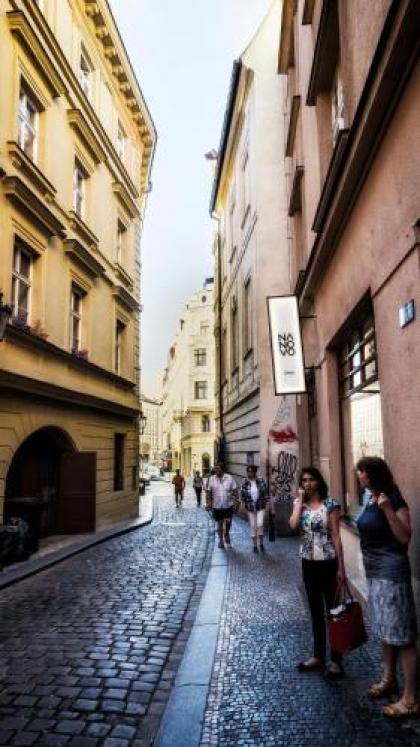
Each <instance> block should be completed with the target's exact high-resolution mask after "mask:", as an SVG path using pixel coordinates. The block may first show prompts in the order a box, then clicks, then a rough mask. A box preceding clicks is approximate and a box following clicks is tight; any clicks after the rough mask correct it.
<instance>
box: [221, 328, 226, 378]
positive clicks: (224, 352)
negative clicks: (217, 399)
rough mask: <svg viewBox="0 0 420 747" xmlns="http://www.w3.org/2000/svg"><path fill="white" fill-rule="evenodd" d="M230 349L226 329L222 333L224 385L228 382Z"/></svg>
mask: <svg viewBox="0 0 420 747" xmlns="http://www.w3.org/2000/svg"><path fill="white" fill-rule="evenodd" d="M227 355H228V349H227V329H226V327H225V328H224V329H223V332H222V372H221V373H222V384H224V383H225V382H226V381H227V372H228V360H227Z"/></svg>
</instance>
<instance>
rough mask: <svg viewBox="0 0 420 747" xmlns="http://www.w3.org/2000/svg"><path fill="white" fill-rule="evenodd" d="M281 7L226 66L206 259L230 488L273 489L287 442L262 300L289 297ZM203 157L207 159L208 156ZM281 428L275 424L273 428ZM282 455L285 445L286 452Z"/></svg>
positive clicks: (286, 413)
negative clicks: (211, 279) (256, 472)
mask: <svg viewBox="0 0 420 747" xmlns="http://www.w3.org/2000/svg"><path fill="white" fill-rule="evenodd" d="M280 18H281V2H277V1H276V0H274V2H272V3H271V5H270V9H269V11H268V14H267V16H266V18H265V19H264V21H263V22H262V24H261V26H260V28H259V29H258V31H257V33H256V34H255V36H254V38H253V40H252V41H251V43H250V44H249V46H248V47H247V49H246V50H245V51H244V53H243V54H242V55H241V57H240V59H239V60H237V61H236V62H235V63H234V65H233V71H232V78H231V84H230V91H229V96H228V100H227V106H226V113H225V119H224V124H223V130H222V136H221V141H220V146H219V150H218V154H217V155H218V157H217V163H216V168H215V176H214V183H213V191H212V196H211V206H210V211H211V215H212V217H214V218H216V220H217V222H218V230H217V235H216V239H215V244H214V256H215V280H216V293H215V338H216V362H217V373H216V406H217V412H216V417H217V428H218V437H219V453H220V457H221V458H222V460H223V461H224V462H225V463H226V468H227V470H228V471H229V472H230V473H231V474H232V475H234V476H235V478H237V479H238V480H239V481H240V480H241V479H242V478H244V477H245V474H246V467H247V465H249V464H256V465H258V466H259V467H260V471H261V475H262V477H264V478H266V477H267V478H268V479H269V480H270V483H273V485H272V489H274V483H276V484H277V483H278V480H277V478H278V477H279V471H280V472H282V467H281V459H280V455H281V449H280V448H277V446H276V443H275V441H273V439H272V436H273V434H274V432H275V431H276V429H277V426H279V430H282V429H283V430H285V429H286V427H288V428H289V429H290V430H289V432H293V434H294V439H295V440H294V443H293V452H294V454H293V464H294V465H295V467H294V470H295V472H296V465H297V461H296V452H297V442H296V425H295V400H294V398H291V397H288V398H281V397H276V396H275V394H274V383H273V371H272V358H271V346H270V338H269V325H268V314H267V298H268V297H270V296H278V295H287V294H289V293H290V269H289V264H290V259H289V250H290V247H289V243H288V238H287V210H286V187H285V176H284V159H283V149H284V137H285V133H284V127H283V119H284V118H283V103H282V102H283V94H284V90H285V81H284V79H283V78H282V77H281V76H279V75H278V73H277V54H278V28H279V24H280ZM210 156H211V154H210ZM280 421H281V423H280ZM289 448H290V449H291V448H292V447H291V445H290V444H289V446H288V449H289Z"/></svg>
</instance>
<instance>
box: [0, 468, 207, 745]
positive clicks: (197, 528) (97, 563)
mask: <svg viewBox="0 0 420 747" xmlns="http://www.w3.org/2000/svg"><path fill="white" fill-rule="evenodd" d="M155 486H156V487H155ZM151 490H153V491H154V493H155V494H156V495H157V497H156V502H155V519H154V521H153V523H152V524H151V525H150V526H148V527H145V528H144V529H142V530H140V531H135V532H131V533H129V534H126V535H123V536H122V537H118V538H115V539H113V540H110V541H108V542H106V543H104V544H102V545H99V546H97V547H94V548H92V549H91V550H87V551H86V552H83V553H81V554H80V555H77V556H75V557H73V558H70V559H69V560H67V561H64V562H63V563H60V564H58V565H57V566H55V567H54V568H52V569H50V570H47V571H44V572H42V573H40V574H38V575H36V576H33V577H32V578H30V579H28V580H26V581H22V582H20V583H18V584H16V585H14V586H11V587H9V588H7V589H6V590H5V591H3V592H2V595H1V601H0V615H1V619H2V625H1V638H0V657H1V670H0V684H1V695H0V714H1V720H0V745H2V746H3V745H9V744H13V745H32V744H37V745H49V746H50V747H61V745H67V744H68V745H71V746H72V747H77V746H78V747H95V746H96V745H102V744H103V745H106V747H126V745H129V744H130V745H146V744H150V743H151V741H152V739H153V736H154V734H155V732H156V729H157V726H158V724H159V720H160V717H161V714H162V712H163V709H164V706H165V702H166V699H167V696H168V692H169V690H170V687H171V682H172V680H173V678H174V676H175V672H176V669H177V667H178V664H179V661H180V659H181V657H182V653H183V650H184V647H185V642H186V640H187V638H188V633H189V629H190V627H191V620H192V617H193V615H194V608H195V606H196V603H197V601H198V599H199V597H200V593H201V589H202V586H203V583H204V580H205V574H203V575H202V571H203V569H204V568H205V564H206V558H207V554H208V551H209V550H210V549H211V546H210V540H211V539H212V535H211V534H210V532H209V530H210V522H209V519H208V517H207V514H206V513H205V511H203V510H196V509H194V508H193V501H192V500H188V504H189V506H188V508H187V509H185V508H180V509H178V511H175V509H174V508H173V499H172V497H171V498H169V496H170V492H171V491H170V487H169V485H168V484H167V483H163V482H159V483H154V484H153V487H152V488H151Z"/></svg>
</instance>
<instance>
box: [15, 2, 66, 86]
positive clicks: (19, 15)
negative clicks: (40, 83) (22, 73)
mask: <svg viewBox="0 0 420 747" xmlns="http://www.w3.org/2000/svg"><path fill="white" fill-rule="evenodd" d="M6 15H7V20H8V23H9V28H10V31H11V32H12V34H13V36H15V37H16V39H17V40H18V41H19V43H20V45H21V46H22V47H23V48H24V50H25V52H26V53H27V54H28V55H29V57H30V58H31V60H32V62H33V64H34V65H35V66H36V68H37V70H38V72H39V73H40V74H41V75H42V77H43V78H44V80H45V82H46V83H47V85H48V88H49V89H50V91H51V94H52V96H53V97H54V98H57V97H58V96H63V95H64V94H65V93H67V91H66V87H65V85H64V83H63V81H62V79H61V76H60V75H59V73H58V72H57V70H56V69H55V66H54V65H53V63H52V62H51V58H50V56H49V54H48V52H47V51H46V50H45V48H44V46H43V45H42V43H41V41H40V39H39V36H38V35H37V34H36V33H35V32H34V30H33V29H32V27H31V25H30V24H29V22H28V19H27V17H26V16H25V13H23V12H22V11H21V10H12V11H9V12H8V13H7V14H6Z"/></svg>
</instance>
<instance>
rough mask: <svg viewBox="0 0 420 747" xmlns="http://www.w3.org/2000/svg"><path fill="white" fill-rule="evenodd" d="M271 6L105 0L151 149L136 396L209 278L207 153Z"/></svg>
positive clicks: (157, 375)
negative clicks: (150, 132) (150, 133)
mask: <svg viewBox="0 0 420 747" xmlns="http://www.w3.org/2000/svg"><path fill="white" fill-rule="evenodd" d="M269 2H270V0H110V4H111V8H112V11H113V13H114V15H115V19H116V22H117V24H118V26H119V29H120V32H121V35H122V37H123V40H124V43H125V45H126V47H127V51H128V54H129V55H130V58H131V62H132V64H133V67H134V69H135V71H136V74H137V77H138V80H139V83H140V86H141V88H142V91H143V94H144V96H145V98H146V101H147V104H148V107H149V109H150V111H151V114H152V117H153V119H154V122H155V125H156V128H157V132H158V144H157V150H156V155H155V160H154V166H153V172H152V183H153V191H152V193H151V195H150V197H149V203H148V208H147V213H146V222H145V228H144V232H143V244H142V254H143V256H142V261H143V267H142V296H143V297H142V301H143V309H144V312H143V318H142V391H143V392H144V394H146V395H149V396H156V395H158V394H159V392H160V382H161V375H162V372H163V368H164V366H165V362H166V354H167V351H168V348H169V345H170V342H171V340H172V338H173V336H174V334H175V332H176V329H177V325H178V323H179V322H178V320H179V318H180V316H181V314H182V309H183V307H184V305H185V304H186V303H187V302H188V299H189V297H190V296H191V294H192V293H193V292H194V291H195V290H197V289H198V288H200V287H201V285H202V283H203V282H204V279H205V277H211V276H212V275H213V267H212V257H211V240H212V232H213V225H212V221H211V220H210V218H209V214H208V205H209V199H210V190H211V176H210V171H209V166H208V164H207V162H206V161H205V159H204V153H206V152H207V151H209V150H211V149H212V148H217V147H218V145H219V139H220V133H221V127H222V122H223V114H224V110H225V105H226V99H227V94H228V87H229V81H230V74H231V69H232V63H233V60H234V59H235V58H237V57H238V56H239V55H240V54H241V52H242V51H243V49H244V48H245V46H246V45H247V44H248V42H249V40H250V38H251V37H252V35H253V34H254V32H255V30H256V29H257V27H258V25H259V23H260V21H261V20H262V19H263V17H264V14H265V12H266V10H267V8H268V5H269Z"/></svg>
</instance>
